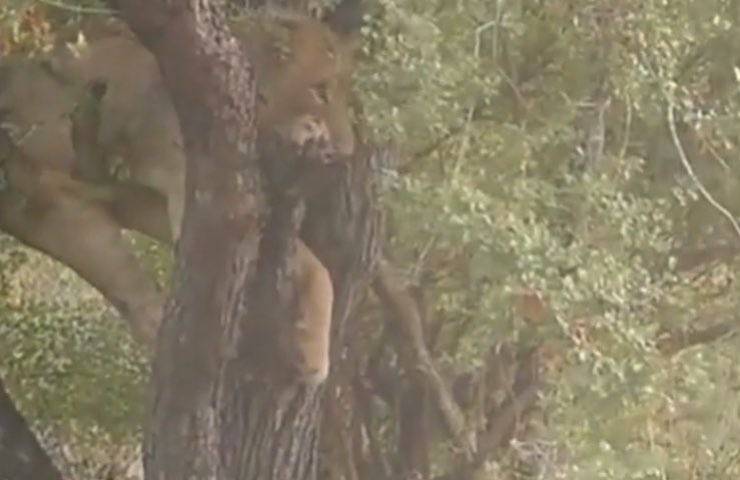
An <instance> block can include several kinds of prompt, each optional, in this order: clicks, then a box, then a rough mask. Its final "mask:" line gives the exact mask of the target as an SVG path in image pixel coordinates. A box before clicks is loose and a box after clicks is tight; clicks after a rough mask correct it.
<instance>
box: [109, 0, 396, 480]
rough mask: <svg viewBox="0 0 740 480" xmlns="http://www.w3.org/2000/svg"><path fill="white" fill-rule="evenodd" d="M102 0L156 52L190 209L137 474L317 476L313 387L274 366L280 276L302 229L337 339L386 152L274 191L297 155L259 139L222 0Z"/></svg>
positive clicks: (247, 78) (288, 295)
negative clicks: (318, 267)
mask: <svg viewBox="0 0 740 480" xmlns="http://www.w3.org/2000/svg"><path fill="white" fill-rule="evenodd" d="M111 3H112V4H113V6H115V7H116V8H118V9H120V10H121V13H122V15H123V18H124V19H125V20H126V22H127V23H128V24H129V26H130V27H131V29H132V30H133V31H134V32H135V33H136V35H137V36H138V37H139V39H140V40H141V41H142V43H143V44H144V45H145V46H146V47H147V48H149V49H150V50H151V51H152V53H153V54H154V55H155V57H156V58H157V60H158V63H159V66H160V70H161V72H162V75H163V78H164V81H165V84H166V86H167V88H168V90H169V92H170V94H171V96H172V99H173V103H174V105H175V107H176V110H177V113H178V116H179V118H180V124H181V128H182V131H183V135H184V139H185V150H186V155H187V175H186V203H185V205H186V207H185V211H186V213H185V217H184V221H183V226H182V235H181V237H180V240H179V243H178V248H177V254H178V255H177V257H178V262H177V269H176V273H175V279H174V286H173V293H172V299H171V301H170V302H169V305H168V308H167V309H166V312H165V318H164V322H163V325H162V328H161V330H160V335H159V341H158V346H157V353H156V359H155V362H154V374H153V376H154V385H153V387H154V395H153V397H154V406H153V414H152V418H151V420H150V423H149V425H148V434H147V438H146V440H145V442H146V445H145V471H146V476H147V478H156V479H178V480H182V479H196V478H197V479H205V478H213V479H217V478H219V479H221V478H223V479H226V478H244V479H255V480H256V479H260V480H262V479H264V480H267V479H284V478H291V479H296V480H299V479H313V478H316V471H317V448H318V425H319V422H320V411H321V409H320V408H319V407H320V402H321V389H320V388H315V387H308V386H302V385H300V384H298V383H295V382H294V381H291V379H290V377H289V376H285V375H281V373H280V372H281V369H280V365H279V364H280V363H281V362H280V361H279V359H278V358H276V356H275V354H274V353H273V350H274V347H275V345H276V341H275V338H276V330H279V328H278V326H277V325H279V323H280V322H281V321H285V320H284V319H285V318H289V317H290V315H291V314H292V312H293V310H292V309H293V308H294V304H295V291H294V289H293V287H292V286H291V285H292V283H291V282H290V281H289V280H290V278H291V275H292V273H293V268H294V266H293V260H294V255H295V245H296V238H297V235H298V234H299V230H301V229H302V230H303V231H304V233H303V236H304V238H305V241H306V242H307V243H308V244H309V246H310V248H312V249H313V250H314V251H315V252H317V255H318V256H319V257H320V258H321V261H322V262H323V263H324V264H325V265H326V266H327V268H328V270H329V271H330V273H331V276H332V283H333V284H334V290H335V302H334V314H333V322H334V323H333V329H332V335H333V341H334V343H338V342H337V340H338V339H339V338H340V337H341V333H342V331H343V325H344V323H345V321H346V320H347V317H348V313H349V310H350V307H351V306H352V304H353V300H354V296H355V294H356V292H359V291H361V290H362V288H360V287H362V285H364V284H366V283H367V281H368V278H369V275H368V274H369V272H370V270H371V268H372V266H373V265H374V258H375V257H376V256H377V254H376V251H377V245H376V244H377V239H378V238H380V236H379V235H378V234H377V232H376V230H378V228H379V225H380V221H379V215H378V213H377V211H376V209H375V208H374V207H373V198H374V193H373V189H372V188H371V182H370V178H371V176H372V175H371V173H372V172H373V171H375V168H372V167H373V165H375V164H377V163H378V162H380V161H382V159H383V156H384V155H383V154H382V153H373V152H370V151H362V150H361V151H360V152H358V153H357V154H356V155H355V157H356V158H354V159H352V163H351V164H348V163H346V162H342V164H341V165H339V166H333V167H325V166H317V167H316V168H317V169H321V168H324V169H326V170H324V171H320V172H318V173H319V175H318V176H323V175H322V172H323V173H326V177H327V178H328V179H329V180H328V181H327V182H321V183H322V188H321V189H308V190H309V191H314V192H315V191H317V190H320V193H315V194H314V195H311V196H310V198H306V196H305V195H296V194H293V193H291V194H287V193H284V192H288V191H290V192H293V191H294V189H291V188H290V186H291V185H290V184H289V183H290V182H295V176H294V175H281V174H279V173H278V172H280V171H285V169H284V168H282V167H283V166H284V165H291V164H292V163H291V162H292V161H293V162H294V161H295V160H296V158H292V157H295V156H296V155H291V154H290V149H289V148H288V147H284V146H282V145H280V142H279V141H278V140H276V142H273V143H274V148H271V149H267V150H266V151H262V149H257V148H256V133H255V126H254V124H255V121H254V100H255V87H254V85H255V79H254V75H253V70H252V67H251V65H250V63H249V60H248V58H247V57H246V55H245V54H244V52H243V50H242V48H241V47H240V45H239V44H238V43H237V42H236V41H235V40H234V39H233V38H232V36H231V35H230V34H229V31H228V28H227V26H226V21H225V17H224V8H223V7H224V5H223V2H220V1H208V0H179V1H164V0H120V1H116V2H111ZM258 150H259V151H258ZM265 166H268V167H269V168H264V167H265ZM276 166H277V167H278V168H273V167H276ZM310 169H311V167H308V168H307V169H306V170H310ZM309 173H311V174H313V173H316V172H309ZM314 176H315V175H314ZM283 182H286V183H283ZM326 206H329V207H330V208H328V209H326ZM319 208H322V211H321V212H317V211H316V210H317V209H319ZM312 232H313V233H312ZM316 232H319V233H316ZM327 232H328V233H329V234H328V235H327ZM335 350H336V349H335ZM334 353H335V355H333V357H334V358H336V357H337V355H336V352H334Z"/></svg>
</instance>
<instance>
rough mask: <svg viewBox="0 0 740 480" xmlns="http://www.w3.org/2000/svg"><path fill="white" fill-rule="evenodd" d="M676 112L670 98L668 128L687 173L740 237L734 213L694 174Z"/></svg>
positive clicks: (739, 229)
mask: <svg viewBox="0 0 740 480" xmlns="http://www.w3.org/2000/svg"><path fill="white" fill-rule="evenodd" d="M674 110H675V107H674V104H673V101H671V99H670V98H669V99H668V128H669V129H670V131H671V137H672V138H673V144H674V145H675V147H676V151H677V152H678V156H679V157H680V158H681V163H683V166H684V168H685V169H686V173H688V174H689V177H690V178H691V180H692V181H693V182H694V184H695V185H696V188H698V189H699V192H700V193H701V194H702V196H703V197H704V199H705V200H706V201H707V202H709V204H710V205H712V206H713V207H714V208H715V209H717V211H718V212H720V213H721V214H722V215H724V216H725V218H727V220H728V221H729V222H730V224H732V228H734V229H735V232H736V233H737V235H738V237H740V225H738V223H737V220H735V217H734V216H733V215H732V212H730V211H729V210H728V209H727V208H725V207H724V206H723V205H722V204H721V203H719V202H718V201H717V200H715V198H714V197H713V196H712V194H711V193H709V190H707V188H706V187H705V186H704V184H703V183H701V180H700V179H699V177H698V176H697V175H696V172H694V168H693V167H692V166H691V162H689V159H688V157H687V156H686V151H685V150H684V148H683V145H682V144H681V139H679V138H678V132H677V131H676V118H675V114H674Z"/></svg>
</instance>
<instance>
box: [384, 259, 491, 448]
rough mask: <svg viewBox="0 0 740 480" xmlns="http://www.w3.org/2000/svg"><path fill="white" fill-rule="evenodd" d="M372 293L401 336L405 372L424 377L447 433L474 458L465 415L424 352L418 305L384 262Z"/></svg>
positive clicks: (429, 357) (473, 445) (427, 354)
mask: <svg viewBox="0 0 740 480" xmlns="http://www.w3.org/2000/svg"><path fill="white" fill-rule="evenodd" d="M373 290H374V291H375V293H376V294H377V295H378V298H380V300H381V301H382V302H383V304H384V305H385V306H386V308H387V309H388V311H389V312H390V315H389V316H388V318H389V321H392V322H394V324H395V326H396V327H397V330H398V331H399V333H400V342H401V345H400V346H399V350H401V351H406V352H408V354H409V363H410V365H408V368H409V369H411V370H412V371H414V372H417V373H418V374H420V375H421V376H422V377H423V379H424V381H425V382H426V384H427V386H428V388H429V391H430V393H431V395H432V398H433V399H434V402H435V405H436V407H437V409H438V410H439V412H440V414H441V415H442V419H443V420H444V424H445V427H446V428H447V430H448V433H449V434H450V436H451V437H452V438H453V439H454V440H455V443H456V444H457V446H458V447H459V448H460V449H461V450H462V451H463V452H464V454H465V456H466V457H467V458H473V456H474V454H475V452H476V451H477V446H476V438H475V431H474V430H472V429H469V428H468V426H467V424H466V421H465V415H464V414H463V412H462V410H461V409H460V407H459V406H458V405H457V403H456V402H455V399H454V398H453V396H452V394H451V392H450V390H449V388H448V387H447V385H446V384H445V381H444V379H443V378H442V376H441V375H440V373H439V372H438V371H437V368H436V366H435V365H434V361H433V360H432V358H431V355H430V354H429V351H428V350H427V348H426V344H425V342H424V335H423V330H422V321H421V315H420V314H419V310H418V307H417V305H416V304H415V302H414V301H413V299H412V298H411V297H410V295H409V294H408V293H407V292H406V291H405V289H404V287H403V285H402V283H401V280H400V278H399V276H398V275H397V274H396V273H395V272H394V271H393V268H392V267H391V266H390V265H389V264H388V262H387V261H383V262H381V265H380V267H379V271H378V276H377V278H376V280H375V282H374V283H373Z"/></svg>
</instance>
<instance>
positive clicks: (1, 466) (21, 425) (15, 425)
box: [0, 380, 62, 480]
mask: <svg viewBox="0 0 740 480" xmlns="http://www.w3.org/2000/svg"><path fill="white" fill-rule="evenodd" d="M5 478H7V479H12V480H61V478H62V476H61V474H60V473H59V471H58V470H57V469H56V468H55V467H54V465H53V464H52V462H51V459H50V458H49V456H48V455H47V454H46V452H44V450H43V449H42V448H41V445H39V442H38V440H36V437H35V436H34V434H33V432H31V429H30V428H28V424H27V423H26V420H25V419H24V418H23V417H22V416H21V414H20V412H18V410H17V409H16V408H15V405H14V404H13V401H12V400H11V399H10V396H9V395H8V392H6V391H5V386H4V385H3V382H2V380H0V479H5Z"/></svg>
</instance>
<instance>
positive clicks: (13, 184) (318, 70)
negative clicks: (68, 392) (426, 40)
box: [0, 12, 357, 384]
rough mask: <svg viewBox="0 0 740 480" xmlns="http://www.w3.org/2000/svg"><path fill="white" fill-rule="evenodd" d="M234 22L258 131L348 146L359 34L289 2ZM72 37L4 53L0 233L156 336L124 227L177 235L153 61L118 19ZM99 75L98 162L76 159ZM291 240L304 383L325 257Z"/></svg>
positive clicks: (315, 359)
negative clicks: (13, 54)
mask: <svg viewBox="0 0 740 480" xmlns="http://www.w3.org/2000/svg"><path fill="white" fill-rule="evenodd" d="M231 27H232V32H233V33H234V34H235V35H236V37H237V38H238V39H239V40H241V41H242V42H243V45H244V47H245V50H246V53H247V55H248V58H249V59H250V61H251V62H252V64H253V65H254V67H255V71H256V73H257V85H258V86H257V91H258V97H257V130H258V137H268V136H269V135H273V134H277V135H278V136H280V137H282V138H284V139H285V140H287V141H288V142H291V143H293V144H295V145H296V147H297V148H301V147H303V146H305V145H308V144H317V143H319V144H328V145H329V147H330V149H329V155H338V156H349V155H351V154H352V152H353V151H354V148H355V137H354V132H353V129H352V123H351V119H350V109H349V106H348V103H349V102H348V96H349V92H350V81H351V73H352V58H353V51H354V49H355V48H356V46H357V41H356V37H355V36H354V34H353V33H352V32H350V33H343V32H342V31H339V30H334V29H332V28H330V26H329V25H328V23H327V22H321V21H319V20H316V19H313V18H309V17H306V16H302V15H298V14H292V13H286V12H269V13H262V14H259V15H252V16H248V17H242V18H239V19H236V20H234V21H233V22H232V24H231ZM80 38H81V39H82V38H84V39H85V40H86V41H78V42H72V43H67V44H64V45H59V46H57V47H56V48H55V49H53V50H52V51H51V52H49V53H47V54H45V55H43V56H41V57H40V58H36V59H24V58H6V59H3V60H0V122H2V125H3V126H4V127H5V128H6V129H8V130H9V131H10V132H11V134H12V137H13V138H14V141H15V142H16V144H17V147H18V155H16V156H15V157H14V158H13V159H11V161H8V162H6V165H5V170H7V174H6V176H7V177H8V181H9V186H10V188H9V189H6V190H5V191H0V212H2V214H1V215H0V229H2V230H4V231H6V232H7V233H9V234H11V235H13V236H15V237H16V238H18V239H19V240H20V241H21V242H23V243H25V244H27V245H29V246H31V247H33V248H36V249H38V250H41V251H43V252H45V253H46V254H48V255H50V256H52V257H53V258H56V259H57V260H59V261H61V262H62V263H64V264H66V265H68V266H69V267H71V268H72V269H73V270H75V271H76V272H77V273H78V274H79V275H80V276H81V277H83V278H84V279H85V280H87V281H88V282H89V283H90V284H91V285H92V286H94V287H95V288H97V289H98V290H99V291H100V292H101V293H102V294H103V295H104V296H105V298H106V299H108V300H109V301H110V302H111V304H112V305H114V306H115V307H116V308H117V309H118V311H119V312H120V313H121V316H122V317H123V318H124V319H125V320H126V321H127V322H128V323H129V325H130V328H131V330H132V333H133V335H134V336H135V338H137V339H138V340H140V341H141V342H143V343H145V344H147V345H150V346H151V345H152V344H153V342H154V340H155V338H156V333H157V330H158V326H159V323H160V317H161V315H162V307H163V303H164V298H163V294H162V292H160V291H159V290H158V289H157V287H156V284H155V282H154V281H153V279H151V278H149V277H148V275H146V274H145V273H144V271H143V270H142V268H141V267H140V266H139V265H138V263H137V262H136V260H135V259H134V257H133V254H132V253H131V252H130V251H129V249H128V246H127V245H126V243H125V241H124V239H123V238H122V234H121V229H122V228H125V229H134V230H139V231H141V232H143V233H145V234H147V235H150V236H152V237H154V238H156V239H158V240H161V241H166V242H174V241H176V240H177V238H179V235H180V225H181V222H182V217H183V205H184V196H185V195H184V176H185V157H184V152H183V140H182V135H181V132H180V128H179V122H178V119H177V115H176V113H175V110H174V107H173V105H172V102H171V100H170V98H169V95H168V92H167V90H166V88H165V87H164V84H163V81H162V78H161V76H160V73H159V69H158V66H157V63H156V60H155V59H154V57H153V56H152V55H151V54H150V52H149V51H148V50H146V49H145V48H144V47H143V46H142V45H140V44H139V43H138V41H137V40H136V38H135V36H134V35H133V34H132V33H131V32H130V31H129V30H128V28H127V27H126V26H125V25H123V24H122V23H120V22H118V21H116V20H111V19H108V20H104V21H100V20H97V21H90V22H88V23H87V24H86V25H83V27H82V36H81V37H80ZM93 82H98V83H100V84H102V85H104V86H105V89H104V92H103V93H102V94H101V96H100V99H99V112H98V114H99V124H98V125H97V126H96V130H95V132H96V138H95V139H94V140H95V143H96V145H95V147H96V149H97V152H98V153H99V154H100V158H101V159H102V163H103V165H102V166H101V165H89V164H88V163H89V159H86V158H82V156H81V155H79V151H80V149H79V145H75V142H74V135H73V132H72V130H73V121H72V116H73V112H74V111H75V108H76V107H77V106H78V104H79V103H80V99H81V98H83V97H84V96H85V95H86V94H87V92H88V89H89V85H91V83H93ZM0 168H1V167H0ZM297 243H298V244H297V248H296V268H295V271H296V274H295V278H294V281H295V285H296V291H297V293H298V312H299V315H300V318H298V319H296V320H295V322H293V324H294V328H295V332H294V338H295V342H296V345H295V348H296V349H297V351H298V353H299V355H297V358H296V360H295V361H294V363H295V364H294V365H293V367H294V368H295V370H296V372H298V374H299V379H300V380H301V381H303V382H305V383H311V384H317V383H320V382H322V381H323V380H324V379H325V378H326V376H327V374H328V369H329V327H330V324H331V315H332V303H333V287H332V283H331V278H330V276H329V273H328V271H327V270H326V268H325V267H324V266H323V264H322V263H321V261H320V260H319V259H318V258H317V257H316V255H315V254H314V253H313V252H312V251H311V250H310V249H309V248H308V247H307V246H306V245H305V244H304V243H303V242H302V241H301V240H298V242H297Z"/></svg>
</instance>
